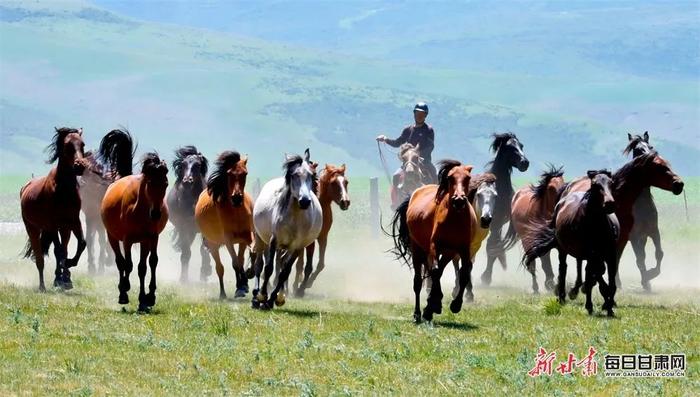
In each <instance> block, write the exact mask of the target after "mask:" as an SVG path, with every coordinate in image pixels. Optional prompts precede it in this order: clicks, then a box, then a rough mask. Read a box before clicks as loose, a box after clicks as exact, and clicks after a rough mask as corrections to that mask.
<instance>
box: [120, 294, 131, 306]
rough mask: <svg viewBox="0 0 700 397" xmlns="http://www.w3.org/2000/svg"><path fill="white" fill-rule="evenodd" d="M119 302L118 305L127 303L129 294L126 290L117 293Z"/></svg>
mask: <svg viewBox="0 0 700 397" xmlns="http://www.w3.org/2000/svg"><path fill="white" fill-rule="evenodd" d="M119 304H120V305H128V304H129V295H127V293H126V292H122V293H120V294H119Z"/></svg>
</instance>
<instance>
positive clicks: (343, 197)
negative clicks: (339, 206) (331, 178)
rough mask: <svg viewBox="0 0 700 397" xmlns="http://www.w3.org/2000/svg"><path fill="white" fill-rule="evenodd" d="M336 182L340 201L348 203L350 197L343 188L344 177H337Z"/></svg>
mask: <svg viewBox="0 0 700 397" xmlns="http://www.w3.org/2000/svg"><path fill="white" fill-rule="evenodd" d="M336 181H337V182H338V185H339V186H340V199H341V200H348V201H349V200H350V197H349V195H348V190H347V189H346V188H345V177H344V176H338V177H337V178H336Z"/></svg>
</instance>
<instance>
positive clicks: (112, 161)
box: [80, 129, 136, 274]
mask: <svg viewBox="0 0 700 397" xmlns="http://www.w3.org/2000/svg"><path fill="white" fill-rule="evenodd" d="M135 150H136V148H135V145H134V142H133V139H132V138H131V134H129V131H127V130H126V129H124V130H120V129H115V130H112V131H110V132H108V133H107V134H106V135H105V136H104V137H103V138H102V141H101V142H100V146H99V149H98V152H97V153H94V152H92V151H90V152H88V153H86V155H85V160H86V162H87V164H88V166H87V169H86V171H87V172H85V173H83V175H82V176H81V177H80V198H81V199H82V210H83V213H84V214H85V237H86V238H85V239H86V242H87V258H88V272H89V273H90V274H95V272H96V271H97V273H98V274H102V273H104V269H105V265H107V266H109V265H111V264H112V263H113V261H114V258H113V257H112V253H111V248H110V247H109V246H108V244H107V241H106V239H105V228H104V225H103V224H102V217H101V215H100V206H101V205H102V199H103V198H104V196H105V192H107V187H108V186H109V185H110V184H112V182H114V181H115V180H117V179H118V178H120V177H121V176H126V175H131V174H132V168H133V166H132V161H133V157H134V153H135ZM95 235H97V238H98V241H99V247H98V250H99V251H98V263H99V268H98V269H97V268H96V266H95V253H94V250H95V248H96V247H97V244H96V242H95Z"/></svg>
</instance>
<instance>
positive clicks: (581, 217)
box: [523, 170, 620, 316]
mask: <svg viewBox="0 0 700 397" xmlns="http://www.w3.org/2000/svg"><path fill="white" fill-rule="evenodd" d="M580 181H586V182H587V185H588V190H587V191H585V192H582V191H580V190H577V191H567V192H564V193H563V194H562V197H561V199H560V200H559V202H558V203H557V204H556V208H555V210H554V215H553V218H552V220H551V221H548V222H547V221H546V220H541V221H539V222H534V223H528V224H526V225H525V229H526V232H525V234H524V240H526V243H525V244H524V245H525V246H526V247H527V249H526V251H525V255H524V259H523V261H524V262H525V263H531V262H532V261H534V260H535V258H537V257H540V256H542V255H543V254H544V253H547V252H548V251H549V250H551V249H552V248H554V247H556V248H558V250H559V280H558V283H557V295H558V296H559V302H560V303H564V301H565V300H566V256H567V255H571V256H573V257H575V258H576V259H578V260H579V261H583V260H585V261H588V263H587V265H586V283H585V284H584V286H583V290H584V292H585V293H586V310H587V311H588V314H593V302H592V300H591V293H592V290H593V286H594V285H595V283H596V282H598V284H599V288H600V293H601V294H602V295H603V297H604V298H605V303H604V304H603V310H606V311H607V312H608V316H613V315H614V313H613V302H614V299H615V291H616V285H615V276H616V275H617V268H618V266H617V265H618V260H619V258H618V257H617V250H616V244H617V239H618V236H619V233H620V224H619V222H618V220H617V217H616V216H615V214H614V213H613V212H614V211H615V199H614V198H613V194H612V185H613V181H612V178H611V174H610V172H609V171H606V170H601V171H588V177H587V178H581V179H577V180H576V181H574V182H572V183H578V182H580ZM605 265H607V270H608V276H609V278H610V286H609V287H608V286H607V285H606V283H605V282H604V281H603V274H604V273H605Z"/></svg>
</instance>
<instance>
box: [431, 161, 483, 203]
mask: <svg viewBox="0 0 700 397" xmlns="http://www.w3.org/2000/svg"><path fill="white" fill-rule="evenodd" d="M438 165H439V166H440V171H438V189H437V193H436V194H435V200H436V201H437V202H441V201H442V199H443V198H444V197H445V195H448V200H449V205H450V207H452V208H454V209H456V210H463V209H465V208H466V207H467V204H468V203H469V199H468V192H469V181H470V180H471V177H472V175H471V171H472V168H474V167H472V166H471V165H462V163H460V162H459V161H457V160H442V161H440V162H439V164H438Z"/></svg>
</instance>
